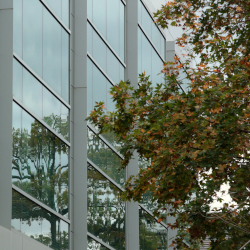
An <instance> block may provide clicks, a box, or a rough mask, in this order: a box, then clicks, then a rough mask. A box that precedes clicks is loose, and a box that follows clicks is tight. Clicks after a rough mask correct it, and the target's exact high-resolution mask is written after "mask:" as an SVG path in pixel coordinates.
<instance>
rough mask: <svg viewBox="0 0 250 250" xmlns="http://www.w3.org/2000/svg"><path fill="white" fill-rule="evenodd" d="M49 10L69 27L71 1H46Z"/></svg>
mask: <svg viewBox="0 0 250 250" xmlns="http://www.w3.org/2000/svg"><path fill="white" fill-rule="evenodd" d="M46 3H47V4H48V6H49V8H50V9H51V10H52V11H53V12H54V13H55V14H56V16H57V17H58V18H60V19H61V20H62V22H63V24H64V25H66V26H67V27H68V26H69V0H46Z"/></svg>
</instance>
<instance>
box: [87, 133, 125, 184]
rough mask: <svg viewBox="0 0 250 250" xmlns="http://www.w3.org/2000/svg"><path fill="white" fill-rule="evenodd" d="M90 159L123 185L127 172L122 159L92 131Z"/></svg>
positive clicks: (89, 135)
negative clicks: (123, 167)
mask: <svg viewBox="0 0 250 250" xmlns="http://www.w3.org/2000/svg"><path fill="white" fill-rule="evenodd" d="M88 159H90V160H91V161H92V162H93V163H94V164H96V166H98V167H99V168H100V169H101V170H102V171H104V172H105V173H106V174H108V175H109V176H110V177H111V178H112V179H113V180H115V181H116V182H117V183H118V184H120V185H123V183H124V180H125V171H124V169H122V164H121V161H122V159H121V158H120V157H119V156H118V155H117V154H116V153H114V152H113V151H112V150H111V149H110V148H109V147H108V146H107V145H106V144H105V143H104V142H103V141H102V140H101V139H100V138H99V137H98V136H97V135H95V134H94V133H93V132H92V131H91V130H90V129H89V130H88Z"/></svg>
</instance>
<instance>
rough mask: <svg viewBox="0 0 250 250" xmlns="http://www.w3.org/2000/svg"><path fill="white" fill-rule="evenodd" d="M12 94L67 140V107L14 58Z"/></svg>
mask: <svg viewBox="0 0 250 250" xmlns="http://www.w3.org/2000/svg"><path fill="white" fill-rule="evenodd" d="M13 72H14V73H13V94H14V96H15V97H16V98H17V99H18V100H20V101H21V102H23V104H24V105H25V106H26V107H27V108H28V109H29V110H31V111H32V112H33V113H34V114H35V115H37V116H38V117H39V118H41V119H43V120H44V121H45V122H46V123H47V124H48V125H49V126H50V127H51V128H53V129H54V130H55V131H56V132H58V133H59V134H61V135H62V136H63V137H64V138H65V139H67V140H68V135H69V109H68V108H67V107H66V106H65V105H64V104H62V103H61V102H60V101H59V100H58V99H57V98H56V97H55V96H54V95H53V94H52V93H51V92H50V91H49V90H48V89H46V88H45V87H44V86H43V85H42V84H41V83H40V82H39V81H38V80H37V79H36V78H35V77H34V76H33V75H32V74H30V73H29V72H28V71H27V70H26V69H25V68H23V67H22V66H21V64H20V63H19V62H18V61H17V60H14V67H13Z"/></svg>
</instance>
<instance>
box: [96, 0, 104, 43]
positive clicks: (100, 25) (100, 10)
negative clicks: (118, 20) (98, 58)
mask: <svg viewBox="0 0 250 250" xmlns="http://www.w3.org/2000/svg"><path fill="white" fill-rule="evenodd" d="M106 4H107V3H106V0H101V1H100V0H93V23H94V25H95V26H96V27H97V29H98V31H99V32H100V33H101V34H102V35H103V36H104V37H105V38H107V34H106V33H107V10H106Z"/></svg>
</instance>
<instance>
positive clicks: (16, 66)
mask: <svg viewBox="0 0 250 250" xmlns="http://www.w3.org/2000/svg"><path fill="white" fill-rule="evenodd" d="M13 95H14V96H15V97H16V98H17V99H18V100H20V101H22V100H23V68H22V66H21V64H20V63H19V62H18V61H16V60H14V61H13Z"/></svg>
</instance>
